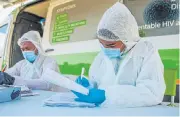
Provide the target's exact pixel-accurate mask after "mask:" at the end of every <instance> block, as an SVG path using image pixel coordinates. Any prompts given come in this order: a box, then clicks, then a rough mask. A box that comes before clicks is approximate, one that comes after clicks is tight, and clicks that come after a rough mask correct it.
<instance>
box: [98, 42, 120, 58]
mask: <svg viewBox="0 0 180 117" xmlns="http://www.w3.org/2000/svg"><path fill="white" fill-rule="evenodd" d="M101 49H102V51H103V52H104V54H105V55H106V56H107V57H109V58H110V59H113V58H121V55H122V52H121V51H120V49H119V48H105V47H104V46H103V45H102V44H101Z"/></svg>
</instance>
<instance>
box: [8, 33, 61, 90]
mask: <svg viewBox="0 0 180 117" xmlns="http://www.w3.org/2000/svg"><path fill="white" fill-rule="evenodd" d="M40 40H41V37H40V35H39V33H38V32H36V31H29V32H27V33H25V34H24V35H23V36H22V37H21V38H20V39H19V40H18V45H19V46H20V44H21V43H22V42H24V41H30V42H32V43H33V44H34V45H35V46H36V48H37V49H38V56H37V58H36V60H35V61H34V62H33V63H30V62H29V61H27V60H25V59H24V60H21V61H19V62H18V63H16V64H15V65H14V66H13V67H12V68H9V69H7V70H6V71H5V72H6V73H8V74H10V75H11V76H14V77H15V82H14V85H25V86H27V87H28V88H30V89H39V90H52V87H53V85H52V84H50V83H48V82H46V81H44V80H43V78H42V77H41V76H42V74H43V72H44V71H45V69H46V68H50V69H52V70H54V71H57V72H59V68H58V64H57V63H56V61H55V60H54V59H52V58H50V57H48V56H45V55H44V54H43V50H42V48H41V43H40ZM52 77H53V76H52Z"/></svg>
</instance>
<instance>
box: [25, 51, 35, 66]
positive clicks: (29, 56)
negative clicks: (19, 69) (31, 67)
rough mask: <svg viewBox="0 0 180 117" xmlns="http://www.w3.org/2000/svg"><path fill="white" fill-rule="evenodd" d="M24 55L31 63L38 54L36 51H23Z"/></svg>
mask: <svg viewBox="0 0 180 117" xmlns="http://www.w3.org/2000/svg"><path fill="white" fill-rule="evenodd" d="M23 56H24V58H25V59H26V60H28V61H29V62H30V63H33V62H34V61H35V60H36V58H37V55H36V54H35V52H34V51H23Z"/></svg>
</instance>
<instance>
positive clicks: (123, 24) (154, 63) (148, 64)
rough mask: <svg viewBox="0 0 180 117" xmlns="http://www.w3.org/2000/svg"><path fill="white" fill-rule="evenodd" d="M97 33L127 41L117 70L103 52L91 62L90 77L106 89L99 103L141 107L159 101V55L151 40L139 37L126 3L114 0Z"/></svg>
mask: <svg viewBox="0 0 180 117" xmlns="http://www.w3.org/2000/svg"><path fill="white" fill-rule="evenodd" d="M111 33H112V34H111ZM97 37H98V38H99V39H103V40H106V41H118V40H121V41H122V42H123V43H124V44H125V45H126V49H125V51H124V52H123V53H124V54H123V55H122V57H121V59H120V60H119V61H118V62H119V68H118V72H117V73H115V71H114V63H113V62H112V60H110V59H109V58H108V57H107V56H106V55H105V54H104V53H103V52H100V53H99V54H98V55H97V57H96V58H95V60H94V62H93V64H92V65H91V68H90V71H89V79H90V81H91V82H92V83H95V84H96V85H97V86H98V88H99V89H103V90H105V96H106V100H105V101H104V102H103V103H102V104H101V106H105V107H111V106H112V107H114V106H115V107H140V106H152V105H157V104H159V103H161V102H162V100H163V96H164V92H165V82H164V76H163V74H164V67H163V64H162V61H161V58H160V56H159V54H158V50H157V49H156V48H155V47H154V46H153V44H152V43H150V42H148V41H142V40H141V41H139V40H140V37H139V33H138V26H137V23H136V20H135V18H134V17H133V15H132V14H131V13H130V11H129V10H128V9H127V8H126V6H124V5H123V4H121V3H119V2H117V3H116V4H114V5H113V6H112V7H111V8H109V9H108V10H107V11H106V12H105V14H104V15H103V17H102V19H101V20H100V23H99V25H98V30H97ZM117 64H118V63H117Z"/></svg>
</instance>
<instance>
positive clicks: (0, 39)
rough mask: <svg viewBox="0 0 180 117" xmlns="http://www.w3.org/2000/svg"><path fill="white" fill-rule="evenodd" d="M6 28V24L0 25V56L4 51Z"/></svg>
mask: <svg viewBox="0 0 180 117" xmlns="http://www.w3.org/2000/svg"><path fill="white" fill-rule="evenodd" d="M7 28H8V24H5V25H3V26H1V27H0V57H2V55H3V51H4V45H5V40H6V34H7V33H6V32H7Z"/></svg>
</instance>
